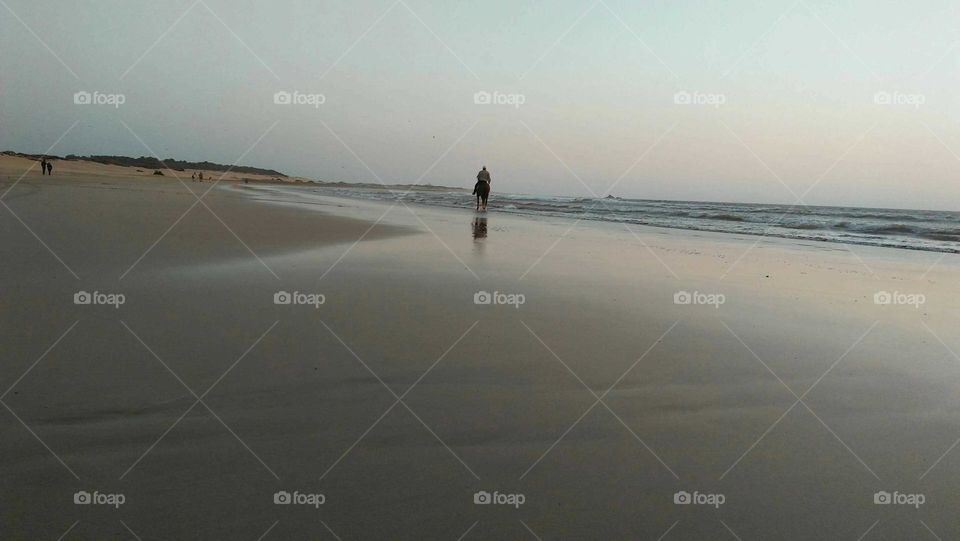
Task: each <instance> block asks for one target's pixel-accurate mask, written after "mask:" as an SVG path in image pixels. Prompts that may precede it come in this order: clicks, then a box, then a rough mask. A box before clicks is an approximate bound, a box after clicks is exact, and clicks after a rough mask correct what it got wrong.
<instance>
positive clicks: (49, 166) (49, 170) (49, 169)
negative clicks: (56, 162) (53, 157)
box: [47, 162, 53, 175]
mask: <svg viewBox="0 0 960 541" xmlns="http://www.w3.org/2000/svg"><path fill="white" fill-rule="evenodd" d="M47 175H53V162H47Z"/></svg>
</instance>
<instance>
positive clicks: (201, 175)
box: [199, 173, 203, 182]
mask: <svg viewBox="0 0 960 541" xmlns="http://www.w3.org/2000/svg"><path fill="white" fill-rule="evenodd" d="M199 178H200V182H203V173H200V175H199Z"/></svg>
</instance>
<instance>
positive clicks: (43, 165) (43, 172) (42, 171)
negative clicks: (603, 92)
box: [40, 157, 47, 175]
mask: <svg viewBox="0 0 960 541" xmlns="http://www.w3.org/2000/svg"><path fill="white" fill-rule="evenodd" d="M46 174H47V158H45V157H44V158H41V159H40V175H46Z"/></svg>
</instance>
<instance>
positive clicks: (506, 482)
mask: <svg viewBox="0 0 960 541" xmlns="http://www.w3.org/2000/svg"><path fill="white" fill-rule="evenodd" d="M55 171H56V170H55ZM17 176H19V175H16V176H12V178H11V176H10V175H4V176H2V177H0V178H2V179H3V184H0V190H2V191H6V190H7V188H8V187H9V186H10V185H11V184H12V183H13V182H14V181H15V180H16V178H17ZM208 187H209V184H202V185H201V184H197V185H193V184H189V182H188V187H186V188H185V187H184V186H182V185H180V184H179V183H178V182H177V181H176V180H174V179H170V178H163V179H159V178H129V177H125V176H123V175H117V176H111V175H98V174H95V173H91V172H82V173H79V174H64V175H57V176H54V177H52V178H48V177H40V176H39V174H37V175H33V174H31V175H29V176H27V177H25V178H24V179H23V180H21V181H20V182H19V183H18V184H17V185H16V187H15V188H13V189H12V190H11V191H10V192H9V193H8V194H6V196H4V197H3V199H2V200H3V202H4V203H5V204H6V205H8V206H9V209H7V208H0V241H2V243H3V245H4V247H5V254H6V257H5V258H4V265H3V266H2V267H0V269H2V270H0V284H2V293H3V294H2V295H0V306H2V308H3V309H2V311H0V314H2V316H0V317H2V320H0V323H2V324H0V333H2V341H0V343H2V344H3V349H4V355H3V357H4V360H5V362H4V363H3V364H2V367H0V381H2V382H3V385H2V390H0V392H3V391H7V392H6V394H3V396H2V400H3V403H4V404H5V405H6V406H7V410H5V411H4V413H3V414H2V415H0V434H2V437H0V456H3V458H4V460H3V461H2V463H0V478H2V479H3V489H2V490H0V517H2V520H0V538H2V539H57V538H58V537H59V536H61V534H63V533H64V532H65V531H67V530H68V529H69V528H71V526H72V525H73V526H72V529H71V530H70V532H69V534H68V535H67V536H66V537H64V539H105V538H131V534H130V532H129V531H128V530H127V528H129V529H130V530H132V531H135V532H136V533H137V534H138V535H139V536H140V537H141V538H142V539H144V540H148V539H230V540H237V539H251V540H256V539H258V538H259V537H261V536H262V534H264V533H265V532H268V531H269V534H268V535H267V537H265V539H274V538H276V539H284V538H285V539H307V538H318V539H336V538H341V539H344V540H348V539H452V540H456V539H459V538H462V539H536V538H540V539H544V540H547V539H628V538H629V539H658V538H661V537H662V538H663V539H724V538H730V539H733V538H741V539H761V538H762V539H858V538H860V537H861V536H862V535H863V534H864V533H866V532H868V530H869V533H868V535H867V537H865V539H924V538H934V537H932V536H931V533H930V531H932V532H936V535H938V536H939V537H940V538H943V539H949V538H956V537H958V536H960V525H958V524H957V523H956V521H955V520H954V516H955V514H956V513H955V509H956V508H957V505H958V504H960V496H958V495H957V493H956V490H955V487H956V486H957V484H958V482H960V474H958V472H960V451H951V452H948V450H951V446H952V445H953V444H954V443H955V442H956V441H957V438H958V437H960V393H958V392H957V391H958V390H960V358H957V357H956V356H955V355H954V354H953V353H951V351H950V350H951V349H952V350H953V351H955V352H960V340H958V338H957V336H956V332H955V329H956V322H957V320H958V316H960V291H958V290H957V288H956V284H957V283H958V282H957V278H958V275H960V274H958V270H960V265H958V263H960V257H958V256H955V255H941V254H935V253H923V252H908V251H900V250H891V249H878V248H868V247H862V246H851V247H845V246H842V245H836V244H820V243H812V242H790V241H786V240H781V239H758V238H757V237H739V236H735V235H720V234H709V233H695V232H687V231H679V230H664V229H655V228H640V227H635V228H633V229H632V230H631V231H629V232H628V231H627V230H625V229H624V228H623V227H622V226H617V225H615V224H597V223H579V224H574V223H573V222H569V221H561V220H533V219H527V218H522V217H516V216H508V215H503V214H499V213H497V212H496V211H495V210H493V211H491V212H490V213H488V215H487V216H486V221H485V223H480V222H477V221H476V215H475V214H474V213H472V212H460V211H454V210H449V209H436V208H424V207H411V209H412V210H411V209H408V208H405V207H404V206H397V207H393V208H390V207H389V206H388V205H384V204H375V203H368V202H360V201H350V200H343V199H335V198H331V197H321V196H313V197H309V198H306V197H296V198H295V197H293V196H291V195H290V194H289V191H284V190H278V189H276V188H274V187H269V186H254V185H250V186H245V185H236V184H235V185H231V186H226V185H224V186H218V187H217V188H216V189H214V190H213V191H211V192H210V193H209V194H208V195H206V197H205V198H204V199H203V201H204V203H205V204H202V203H196V201H197V200H196V197H195V196H194V195H193V194H191V192H190V190H195V193H196V194H197V195H199V194H201V193H203V190H205V189H206V188H208ZM0 193H2V192H0ZM191 206H193V208H192V210H191ZM492 206H494V205H493V203H492ZM208 207H209V208H208ZM188 210H189V212H187V211H188ZM184 213H186V215H185V216H184ZM177 220H179V221H177ZM174 223H176V224H177V225H175V226H174V227H173V228H172V229H171V224H174ZM374 224H376V225H374ZM484 233H485V236H483V234H484ZM360 237H363V240H362V241H361V242H356V243H355V241H356V240H357V239H358V238H360ZM478 237H479V238H478ZM78 291H88V292H94V291H96V292H99V293H102V294H107V295H109V294H123V295H124V303H123V304H122V305H121V306H119V308H114V307H113V306H109V305H77V304H74V294H75V293H76V292H78ZM279 291H286V292H291V293H292V292H298V293H301V294H302V295H300V296H299V297H298V299H299V300H306V299H309V298H310V297H308V295H310V294H315V295H321V294H322V295H323V296H324V301H325V302H324V303H323V304H322V305H320V306H319V307H315V306H312V305H296V304H275V303H274V295H275V294H276V293H277V292H279ZM480 291H487V292H491V293H493V292H497V293H499V295H498V297H497V298H498V299H499V300H503V301H506V302H510V301H519V299H520V297H519V296H521V295H522V300H523V304H522V305H518V306H516V305H510V304H502V305H497V304H490V305H487V304H475V302H474V296H475V294H477V292H480ZM683 292H688V293H690V294H691V298H693V299H695V302H704V303H707V304H677V303H675V295H676V294H678V293H679V294H680V296H681V300H682V297H683ZM882 292H890V293H896V295H894V297H893V298H894V299H895V300H897V299H899V300H900V301H903V302H906V301H908V300H910V299H913V300H916V299H919V298H920V297H918V295H922V296H923V301H924V302H923V303H922V304H917V305H910V304H890V305H878V304H876V303H875V302H874V297H875V295H876V294H877V293H882ZM909 295H914V296H913V297H910V296H909ZM721 300H722V301H723V302H722V303H720V301H721ZM715 301H716V302H715ZM709 303H714V304H709ZM65 333H66V334H65ZM54 344H55V347H52V349H51V346H52V345H54ZM8 388H9V390H8ZM198 397H199V398H202V401H200V402H198ZM171 427H172V428H171ZM61 461H62V462H61ZM78 490H84V491H88V492H90V493H93V492H94V491H98V492H99V493H101V494H111V493H117V494H123V496H124V498H125V502H124V503H123V505H121V506H120V507H119V508H114V507H109V506H106V505H75V504H74V503H73V498H74V494H75V492H77V491H78ZM278 491H287V492H290V493H294V492H295V491H297V492H299V493H300V495H303V494H313V493H318V494H320V493H322V494H323V495H324V497H325V501H324V503H323V504H322V505H319V506H317V507H314V506H310V505H277V504H275V503H274V494H275V493H276V492H278ZM477 491H488V492H490V493H493V492H498V493H499V494H500V495H501V496H503V495H504V494H522V495H523V500H524V502H523V504H522V505H520V506H519V507H512V506H508V505H475V504H474V496H475V493H476V492H477ZM679 491H685V492H689V493H691V494H693V493H697V494H698V495H700V496H704V495H722V498H723V503H722V505H719V506H709V505H676V504H675V503H674V497H675V494H676V493H677V492H679ZM878 491H887V492H890V493H894V492H895V491H896V492H898V493H900V494H922V495H923V496H924V500H925V501H924V503H923V504H922V505H921V506H919V508H915V507H910V506H907V505H875V504H874V494H875V493H876V492H878ZM714 501H715V498H714ZM121 521H122V522H121ZM928 529H929V531H928ZM735 536H736V537H735Z"/></svg>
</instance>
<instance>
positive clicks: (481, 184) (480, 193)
mask: <svg viewBox="0 0 960 541" xmlns="http://www.w3.org/2000/svg"><path fill="white" fill-rule="evenodd" d="M476 193H477V210H480V201H481V200H483V210H487V197H489V196H490V183H489V182H485V181H483V180H481V181H478V182H477V191H476Z"/></svg>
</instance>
